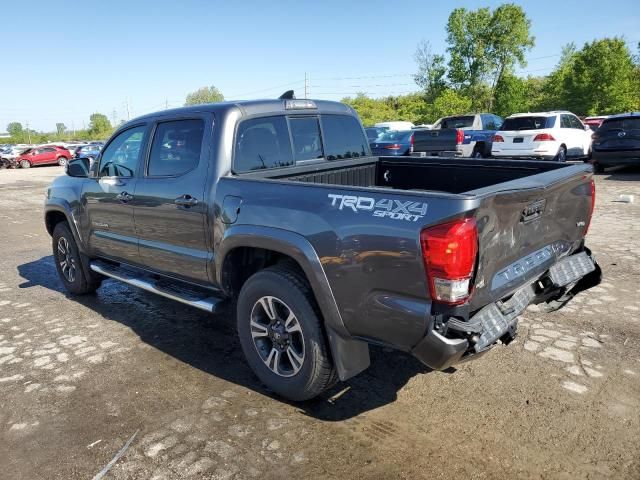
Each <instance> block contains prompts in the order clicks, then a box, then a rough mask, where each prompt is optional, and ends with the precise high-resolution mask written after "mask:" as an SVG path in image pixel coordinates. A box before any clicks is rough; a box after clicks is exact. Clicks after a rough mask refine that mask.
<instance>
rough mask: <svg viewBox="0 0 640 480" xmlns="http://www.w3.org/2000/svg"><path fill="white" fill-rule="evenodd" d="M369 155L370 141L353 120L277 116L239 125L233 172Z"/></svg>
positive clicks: (249, 120) (247, 121) (322, 116)
mask: <svg viewBox="0 0 640 480" xmlns="http://www.w3.org/2000/svg"><path fill="white" fill-rule="evenodd" d="M369 155H371V152H370V150H369V142H368V140H367V137H366V136H365V134H364V132H363V130H362V127H361V126H360V122H358V120H357V119H356V118H355V117H353V116H350V115H331V114H328V115H291V116H286V115H277V116H272V117H261V118H252V119H247V120H244V121H243V122H241V123H240V125H239V126H238V129H237V132H236V138H235V143H234V154H233V171H234V172H235V173H243V172H251V171H255V170H263V169H272V168H282V167H288V166H293V165H296V164H299V163H302V162H309V161H319V160H320V161H321V160H322V159H325V160H328V161H331V160H342V159H348V158H360V157H365V156H369Z"/></svg>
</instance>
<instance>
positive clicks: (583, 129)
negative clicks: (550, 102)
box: [491, 111, 593, 162]
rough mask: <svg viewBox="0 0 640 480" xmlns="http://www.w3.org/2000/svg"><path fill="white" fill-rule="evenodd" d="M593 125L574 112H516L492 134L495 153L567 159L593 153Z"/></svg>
mask: <svg viewBox="0 0 640 480" xmlns="http://www.w3.org/2000/svg"><path fill="white" fill-rule="evenodd" d="M592 133H593V132H592V131H591V129H590V128H589V127H588V126H586V125H584V124H583V123H582V122H581V121H580V119H579V118H578V117H576V116H575V115H574V114H573V113H571V112H564V111H563V112H542V113H517V114H515V115H511V116H510V117H507V118H506V119H505V121H504V123H503V124H502V126H501V127H500V130H499V131H497V132H496V134H495V135H494V137H493V145H492V147H491V155H492V156H493V157H497V158H500V157H515V158H538V159H544V160H556V161H559V162H564V161H565V160H567V159H575V158H586V157H588V156H589V155H590V153H591V134H592Z"/></svg>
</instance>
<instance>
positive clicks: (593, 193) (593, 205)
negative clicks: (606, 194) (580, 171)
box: [584, 178, 596, 235]
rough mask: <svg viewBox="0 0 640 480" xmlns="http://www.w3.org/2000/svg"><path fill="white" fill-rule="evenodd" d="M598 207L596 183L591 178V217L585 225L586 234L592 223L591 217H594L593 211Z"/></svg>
mask: <svg viewBox="0 0 640 480" xmlns="http://www.w3.org/2000/svg"><path fill="white" fill-rule="evenodd" d="M595 208H596V183H595V182H594V181H593V178H592V179H591V211H590V212H589V219H588V220H587V224H586V225H585V227H584V234H585V235H586V234H587V232H588V231H589V226H590V225H591V218H592V217H593V211H594V210H595Z"/></svg>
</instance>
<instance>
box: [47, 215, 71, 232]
mask: <svg viewBox="0 0 640 480" xmlns="http://www.w3.org/2000/svg"><path fill="white" fill-rule="evenodd" d="M66 221H67V216H66V215H65V214H64V213H62V212H56V211H53V212H47V215H46V216H45V217H44V224H45V226H46V227H47V232H49V235H53V229H54V228H56V225H57V224H59V223H60V222H66Z"/></svg>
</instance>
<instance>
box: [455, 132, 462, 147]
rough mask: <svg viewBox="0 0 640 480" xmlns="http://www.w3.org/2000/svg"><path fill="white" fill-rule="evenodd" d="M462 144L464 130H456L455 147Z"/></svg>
mask: <svg viewBox="0 0 640 480" xmlns="http://www.w3.org/2000/svg"><path fill="white" fill-rule="evenodd" d="M462 142H464V130H456V145H462Z"/></svg>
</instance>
